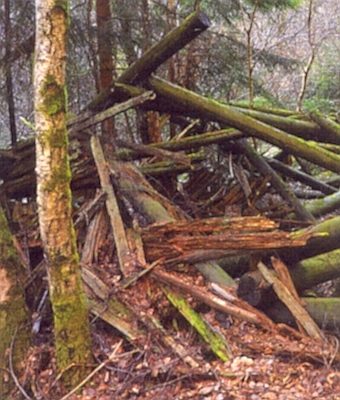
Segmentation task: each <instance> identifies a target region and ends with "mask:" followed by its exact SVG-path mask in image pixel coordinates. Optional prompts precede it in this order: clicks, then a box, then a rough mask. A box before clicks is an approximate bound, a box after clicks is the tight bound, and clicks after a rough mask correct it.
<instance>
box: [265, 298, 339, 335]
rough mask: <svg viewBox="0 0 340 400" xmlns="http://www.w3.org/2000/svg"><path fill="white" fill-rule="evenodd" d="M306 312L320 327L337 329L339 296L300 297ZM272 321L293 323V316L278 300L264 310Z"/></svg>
mask: <svg viewBox="0 0 340 400" xmlns="http://www.w3.org/2000/svg"><path fill="white" fill-rule="evenodd" d="M301 301H302V302H303V304H305V306H306V310H307V312H308V313H309V314H310V316H311V317H312V318H313V320H314V321H315V322H316V323H317V324H318V325H319V326H320V328H322V329H329V330H333V331H334V330H335V331H338V330H339V328H340V313H339V309H340V298H339V297H330V298H321V297H301ZM266 313H267V314H268V315H269V317H270V318H272V319H273V321H275V322H277V323H285V324H287V325H294V318H293V316H292V314H291V313H290V312H289V311H288V309H287V308H286V307H285V306H284V305H283V304H282V303H280V302H275V303H274V304H271V306H270V307H269V308H268V309H267V310H266Z"/></svg>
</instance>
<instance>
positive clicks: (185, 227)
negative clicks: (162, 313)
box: [141, 217, 309, 265]
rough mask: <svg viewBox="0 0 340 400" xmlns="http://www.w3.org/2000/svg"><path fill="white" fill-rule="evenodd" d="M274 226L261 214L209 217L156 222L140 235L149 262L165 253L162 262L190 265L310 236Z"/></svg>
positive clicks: (292, 243)
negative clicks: (195, 219)
mask: <svg viewBox="0 0 340 400" xmlns="http://www.w3.org/2000/svg"><path fill="white" fill-rule="evenodd" d="M277 226H278V225H277V224H276V223H274V222H272V221H270V220H268V219H266V218H262V217H243V218H231V219H227V218H210V219H206V220H205V219H200V220H198V221H186V222H184V221H179V222H169V223H165V224H162V223H157V224H154V225H149V226H147V227H145V228H142V229H141V235H142V239H143V244H144V249H145V254H146V258H147V259H148V260H149V262H152V261H155V260H157V259H159V258H161V257H162V255H163V254H164V255H166V258H165V260H164V263H165V264H169V265H172V264H178V263H183V262H186V263H191V264H193V263H196V262H198V261H211V260H216V259H219V258H221V257H223V256H228V255H234V254H244V253H245V252H254V251H260V250H261V251H266V250H267V251H268V250H269V249H271V250H276V249H279V248H283V247H284V248H287V247H290V248H291V247H295V246H304V245H305V244H306V242H307V240H308V238H309V234H306V235H305V236H304V237H302V236H301V237H299V236H296V235H292V234H291V233H289V232H283V231H279V230H277ZM188 232H190V234H188ZM294 237H295V239H293V238H294Z"/></svg>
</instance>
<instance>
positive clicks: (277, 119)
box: [231, 106, 338, 143]
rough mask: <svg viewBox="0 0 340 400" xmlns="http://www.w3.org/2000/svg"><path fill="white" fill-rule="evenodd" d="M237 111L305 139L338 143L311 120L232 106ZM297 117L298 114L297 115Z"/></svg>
mask: <svg viewBox="0 0 340 400" xmlns="http://www.w3.org/2000/svg"><path fill="white" fill-rule="evenodd" d="M231 107H232V108H233V109H234V110H235V111H238V112H242V113H243V114H244V115H248V116H249V117H252V118H255V119H257V120H258V121H261V122H264V123H266V124H268V125H271V126H273V127H275V128H278V129H281V130H282V131H285V132H287V133H291V134H292V135H295V136H298V137H301V138H302V139H305V140H315V141H318V142H319V141H323V142H328V141H329V142H330V143H338V142H334V141H333V136H330V135H329V136H328V135H326V136H325V135H323V134H324V132H323V131H322V129H320V126H319V125H318V124H317V123H315V122H311V121H304V120H300V119H296V118H290V117H287V116H281V115H275V114H273V113H269V112H264V111H257V110H251V109H247V108H241V107H235V106H231ZM295 117H296V115H295Z"/></svg>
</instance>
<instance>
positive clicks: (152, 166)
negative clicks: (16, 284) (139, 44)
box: [0, 12, 340, 366]
mask: <svg viewBox="0 0 340 400" xmlns="http://www.w3.org/2000/svg"><path fill="white" fill-rule="evenodd" d="M209 25H210V23H209V20H208V18H207V17H206V16H205V15H204V14H203V13H202V12H196V13H194V14H192V15H191V16H189V17H188V18H187V19H186V20H185V21H184V22H183V23H182V24H181V25H180V26H179V27H178V28H176V29H175V30H174V31H172V32H171V33H170V34H168V35H167V36H166V37H165V38H164V39H163V40H162V41H160V42H159V43H158V44H156V45H155V46H154V47H152V48H150V49H149V50H148V51H147V52H146V53H145V54H144V55H143V56H142V57H141V58H140V59H139V60H138V61H137V62H136V63H135V64H133V65H132V66H130V67H129V68H128V69H127V70H126V71H125V72H124V73H123V74H122V75H121V77H120V78H118V79H117V81H116V82H113V83H112V85H111V86H110V87H108V88H107V89H105V90H104V91H103V92H102V93H101V94H100V95H99V96H98V97H97V98H96V99H94V100H93V101H92V102H91V103H90V104H89V105H88V106H87V108H86V110H84V111H83V112H82V113H80V114H79V115H78V116H76V117H75V118H72V119H70V120H69V122H68V127H69V130H70V159H71V166H72V172H73V180H72V189H73V192H74V197H75V202H76V203H77V207H78V209H77V210H76V211H75V226H76V229H77V231H78V239H79V249H80V254H81V263H82V271H83V279H84V283H85V287H86V293H87V296H88V302H89V307H90V309H91V312H92V313H93V314H95V315H98V316H100V318H102V319H103V320H105V321H106V322H108V323H109V324H111V325H113V326H114V327H115V328H117V329H118V330H119V331H121V332H122V333H123V334H124V335H125V336H126V337H127V338H129V339H131V340H132V339H135V338H137V337H138V335H140V334H141V333H143V332H145V328H146V329H148V327H150V325H151V326H153V329H158V330H159V331H160V332H164V329H163V328H162V327H161V326H160V325H157V322H156V321H155V320H153V319H151V318H149V317H148V316H147V315H143V316H141V315H136V314H134V313H133V312H132V311H131V309H130V308H129V307H127V305H126V304H125V303H124V300H122V299H120V298H119V296H115V295H114V294H113V293H112V290H111V288H110V287H109V285H107V284H106V283H105V282H104V281H103V279H101V278H100V277H99V276H97V275H96V274H95V273H94V271H93V270H92V269H91V265H92V263H93V262H94V260H97V259H98V257H99V258H100V256H99V253H100V252H101V249H102V247H103V246H104V245H105V246H107V247H109V248H111V249H112V246H108V245H107V238H108V235H110V234H109V232H111V233H112V235H113V242H114V248H115V252H114V254H111V255H110V262H112V259H113V258H115V257H116V258H117V260H118V264H119V267H120V271H121V272H120V273H121V278H122V280H121V282H120V283H119V288H120V289H122V288H124V289H125V290H133V285H135V284H138V281H139V280H140V279H141V278H142V277H144V276H151V277H152V279H154V280H155V281H157V282H158V284H159V286H160V287H161V289H162V291H163V292H164V295H165V296H166V297H167V298H168V300H169V301H170V302H171V303H172V304H173V305H174V306H175V307H176V308H177V309H178V310H179V312H180V313H181V314H182V315H183V316H184V318H186V319H187V320H188V321H189V323H190V324H191V325H192V326H194V327H195V328H196V330H197V331H198V332H199V333H200V335H201V336H202V337H203V338H204V339H205V340H206V342H207V343H208V344H209V346H210V347H211V349H212V350H213V351H214V353H215V354H216V355H217V356H218V357H220V358H221V359H222V360H227V359H229V358H230V357H231V354H230V351H229V348H228V344H227V341H226V339H225V338H223V337H221V335H220V334H217V333H216V332H215V331H214V330H213V329H211V327H210V326H209V324H207V323H205V322H204V320H203V319H202V317H201V316H200V315H199V314H198V313H196V312H195V311H194V310H193V309H192V307H190V305H189V302H188V301H187V300H186V299H185V295H189V296H190V297H191V298H194V299H195V300H197V301H199V302H203V303H205V304H207V305H209V306H210V307H212V308H215V309H218V310H221V311H222V312H224V313H226V314H228V315H233V316H234V317H236V318H241V319H244V320H246V321H249V322H251V323H255V324H257V325H258V326H261V327H262V328H264V329H274V330H275V329H283V328H282V327H281V328H280V326H279V327H276V326H275V324H274V323H273V322H272V321H271V320H270V319H269V318H268V317H267V316H266V315H265V314H263V313H262V312H260V311H258V310H257V309H255V308H253V306H260V307H262V308H264V306H265V304H266V300H267V299H268V298H271V299H273V298H274V297H275V299H276V298H279V299H280V301H281V302H282V303H283V304H284V305H285V307H286V308H288V309H289V310H290V313H287V317H286V318H287V320H289V321H291V319H292V316H293V317H294V319H295V321H297V325H298V327H299V328H300V329H301V333H302V334H306V333H307V334H308V335H309V336H310V337H312V338H314V339H319V340H324V336H323V333H322V332H321V331H320V329H319V327H318V326H317V324H315V322H314V321H313V319H312V318H310V316H309V315H308V313H307V312H306V310H305V308H307V310H308V311H309V312H310V313H311V314H312V316H313V318H314V320H315V321H316V322H318V324H319V326H320V325H321V326H328V327H329V328H335V327H337V326H338V325H339V324H340V321H339V317H338V315H337V314H338V312H337V310H338V304H339V302H340V300H339V299H338V298H333V299H317V300H311V299H305V300H304V304H306V306H302V305H301V301H300V299H299V297H298V295H297V292H296V291H295V288H296V289H297V290H298V292H301V291H302V290H303V289H305V288H309V287H311V286H313V285H316V284H318V283H321V282H324V281H326V280H329V279H334V278H338V277H340V272H339V271H340V268H339V267H340V265H339V263H340V257H339V255H340V249H339V243H340V240H339V239H340V217H338V216H334V217H330V218H327V219H326V220H322V217H323V216H324V215H326V214H329V213H331V212H333V211H335V210H337V209H339V207H340V205H339V199H340V191H339V186H340V182H339V179H338V177H337V175H336V174H338V173H339V172H340V147H339V144H340V126H339V125H338V124H337V123H336V122H334V121H333V120H331V119H329V118H327V117H325V116H322V115H320V114H319V113H317V112H314V113H311V114H310V115H308V116H306V115H302V114H300V113H295V112H288V111H282V110H251V109H248V108H244V107H239V106H236V105H228V104H222V103H220V102H217V101H213V100H211V99H207V98H205V97H204V96H201V95H198V94H196V93H194V92H192V91H189V90H187V89H185V88H182V87H180V86H177V85H174V84H172V83H169V82H167V81H165V80H163V79H161V78H159V77H156V76H153V75H152V74H153V73H155V71H156V69H157V68H158V67H159V66H160V65H161V64H162V63H164V62H165V61H166V60H168V59H169V57H171V56H172V55H173V54H175V53H176V52H177V51H178V50H180V49H181V48H182V47H184V46H185V45H186V44H187V43H189V41H191V40H192V39H194V38H195V37H197V36H198V35H199V34H200V33H201V32H203V31H204V30H205V29H207V28H208V27H209ZM130 108H138V109H139V110H145V111H150V110H151V111H157V112H159V113H163V114H164V113H165V114H167V115H168V116H169V118H170V119H171V121H174V122H173V123H175V122H176V121H177V122H178V121H180V123H181V124H185V126H182V128H183V130H182V134H181V135H179V137H178V138H176V140H170V141H167V142H160V143H152V144H150V145H146V144H143V145H142V144H138V145H137V144H135V143H129V142H127V141H122V140H118V139H116V140H115V145H116V148H115V149H114V150H112V149H110V148H109V149H104V150H103V148H102V145H101V143H100V140H99V138H98V137H97V136H96V135H95V134H93V130H92V127H93V126H95V125H96V124H99V123H102V122H103V121H105V120H106V119H108V118H112V117H113V116H115V115H117V114H119V113H122V112H125V111H126V110H128V109H130ZM197 120H199V122H200V123H201V124H200V126H201V127H202V126H208V125H204V124H206V123H207V122H210V123H211V124H210V125H209V126H210V127H212V129H211V130H210V131H208V132H207V131H205V132H202V131H199V130H197V129H196V130H195V127H197V126H198V122H197ZM248 138H253V139H260V140H262V141H264V142H266V143H269V144H271V145H273V146H276V147H277V148H278V149H281V150H282V152H281V155H282V158H283V156H284V155H286V154H290V155H293V156H295V157H296V158H298V159H299V160H300V159H301V160H306V161H308V162H309V163H313V165H317V166H319V167H320V168H323V169H325V170H327V171H330V174H332V173H333V175H332V176H331V178H329V179H327V180H326V181H324V180H321V179H317V178H316V177H314V176H313V175H312V174H308V173H306V172H301V171H298V170H295V169H293V168H292V167H291V166H288V165H286V164H285V163H283V162H282V158H281V159H280V157H273V158H264V157H262V156H261V154H260V153H259V152H258V151H257V150H256V147H255V146H253V145H252V144H251V143H250V141H249V140H248ZM216 145H219V148H218V149H216V148H215V147H212V146H216ZM211 148H213V151H215V152H218V153H220V155H221V154H222V156H223V157H224V159H225V160H227V168H224V169H221V168H220V167H219V161H218V160H215V161H214V157H215V158H216V155H213V157H212V159H209V157H211ZM142 159H144V160H146V159H147V160H148V163H144V164H142V163H140V165H139V167H138V168H137V166H136V165H134V164H133V163H132V161H133V160H142ZM0 163H1V170H0V178H1V179H2V180H3V183H2V184H1V186H0V194H1V197H2V199H3V203H4V205H5V209H6V210H7V214H8V217H9V219H10V220H14V219H15V218H13V207H12V200H13V199H16V200H17V201H18V202H17V204H16V206H15V207H14V209H15V210H16V211H15V212H16V213H17V218H16V219H17V221H19V220H20V221H22V220H23V218H24V215H23V214H24V213H25V212H26V211H25V210H26V209H27V206H25V205H23V204H22V203H21V202H20V199H22V198H24V197H28V198H34V194H35V175H34V165H35V151H34V140H33V139H31V140H28V141H26V142H25V143H21V144H19V145H18V146H17V147H16V148H15V149H11V150H2V151H1V153H0ZM301 164H302V165H303V161H301ZM226 171H228V173H229V177H228V178H226V176H225V173H226ZM183 173H187V175H186V177H189V181H188V182H185V181H184V180H183V181H182V180H181V179H182V178H181V175H180V174H183ZM145 176H147V177H154V178H157V179H158V182H159V184H158V185H156V186H152V185H151V184H150V182H149V181H148V180H147V179H146V178H145ZM283 177H284V178H285V179H286V178H293V179H294V180H296V181H299V182H300V183H301V184H302V185H303V188H306V187H307V186H308V187H309V188H310V189H308V191H309V192H311V193H312V194H314V196H317V199H316V200H313V201H310V202H309V203H307V202H306V204H304V203H302V202H301V201H300V199H299V198H298V197H297V195H296V194H295V193H294V192H293V190H292V188H291V187H289V186H287V184H286V183H285V181H284V180H283ZM100 187H101V189H102V191H99V192H96V190H97V189H99V188H100ZM270 191H271V192H270ZM103 193H104V194H103ZM268 193H269V195H268ZM88 194H89V195H88ZM277 195H279V196H280V197H279V200H277V197H276V196H277ZM88 196H92V198H90V199H89V197H88ZM176 198H178V199H179V200H180V201H179V202H176ZM32 203H33V201H32ZM104 203H105V205H106V207H105V208H104V207H103V205H104ZM180 206H183V209H181V207H180ZM123 209H124V210H125V212H126V214H123V211H122V210H123ZM23 210H24V211H23ZM233 213H234V214H236V216H233ZM188 214H190V218H188ZM123 215H124V217H123ZM320 217H321V219H320ZM29 218H30V219H31V215H29ZM318 219H320V221H319V220H318ZM108 221H109V222H108ZM127 226H128V228H127ZM109 237H110V236H109ZM30 240H31V243H33V242H34V241H35V239H33V236H32V237H31V238H30ZM32 246H33V245H32ZM265 264H267V265H269V264H270V265H271V266H272V267H273V268H274V269H275V274H273V273H271V272H269V271H268V268H267V266H266V265H265ZM41 265H42V264H41ZM179 265H184V266H185V265H190V266H191V265H193V266H195V268H196V269H197V270H198V271H199V272H200V273H201V274H202V275H203V276H204V277H205V278H206V281H205V283H204V284H202V285H197V286H196V285H193V284H192V281H191V280H190V279H189V278H188V280H187V279H186V278H185V279H183V278H181V277H180V276H179V273H178V272H177V271H173V269H174V268H176V267H178V266H179ZM287 266H288V268H289V271H290V274H288V273H287ZM41 271H42V267H37V268H36V269H35V270H34V271H32V274H31V276H30V279H29V282H28V284H29V283H30V282H32V281H33V280H34V278H36V277H37V276H39V274H40V273H41ZM240 271H242V272H244V274H243V275H242V276H241V273H240ZM240 276H241V277H240ZM234 277H240V283H239V285H238V295H239V297H240V298H242V299H244V300H247V302H248V303H249V304H248V303H246V302H244V301H243V300H240V299H239V298H237V296H236V283H235V280H234V279H233V278H234ZM278 278H279V279H278ZM131 288H132V289H131ZM273 289H274V291H275V293H276V295H275V296H274V294H273V293H274V292H273ZM177 290H179V291H177ZM278 304H279V303H278V302H276V303H275V307H278V308H279V307H281V306H280V305H278ZM326 310H327V312H326ZM285 313H286V311H282V312H281V311H280V314H281V315H282V316H283V315H286V314H285ZM274 314H275V312H274ZM136 318H137V319H138V320H142V321H143V323H144V328H142V329H141V328H140V327H137V326H136V324H135V319H136ZM284 329H286V328H284ZM163 339H164V341H165V342H166V343H167V345H169V346H170V347H172V348H173V349H174V351H175V352H176V353H177V354H178V355H179V356H180V357H183V358H184V359H185V361H186V362H188V363H189V365H192V366H195V365H196V361H195V360H194V359H193V358H189V357H187V356H185V354H184V351H183V349H182V348H181V346H180V345H179V343H176V342H175V341H174V340H173V339H172V338H170V337H168V336H166V335H163Z"/></svg>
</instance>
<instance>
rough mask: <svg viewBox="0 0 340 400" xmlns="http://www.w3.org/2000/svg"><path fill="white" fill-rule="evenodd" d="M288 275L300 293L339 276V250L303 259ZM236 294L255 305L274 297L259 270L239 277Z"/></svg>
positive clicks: (260, 304) (264, 303) (270, 301)
mask: <svg viewBox="0 0 340 400" xmlns="http://www.w3.org/2000/svg"><path fill="white" fill-rule="evenodd" d="M290 275H291V278H292V280H293V282H294V285H295V287H296V289H297V290H298V291H299V292H300V293H301V292H302V291H303V290H305V289H310V288H312V287H313V286H315V285H318V284H320V283H323V282H326V281H329V280H332V279H336V278H339V277H340V250H339V249H338V250H334V251H331V252H329V253H325V254H320V255H318V256H315V257H313V258H308V259H306V260H303V261H301V262H300V263H298V264H296V265H295V266H294V267H293V268H291V269H290ZM238 294H239V296H240V298H242V299H243V300H245V301H247V302H249V304H251V305H252V306H255V307H257V306H263V305H266V304H272V303H273V298H274V297H273V292H272V289H271V287H270V286H268V285H266V284H265V283H264V282H263V279H262V276H261V274H260V272H259V271H251V272H248V273H246V274H244V275H243V276H242V277H241V279H240V282H239V287H238ZM269 299H270V300H269ZM266 308H267V307H266ZM268 308H270V307H268Z"/></svg>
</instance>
